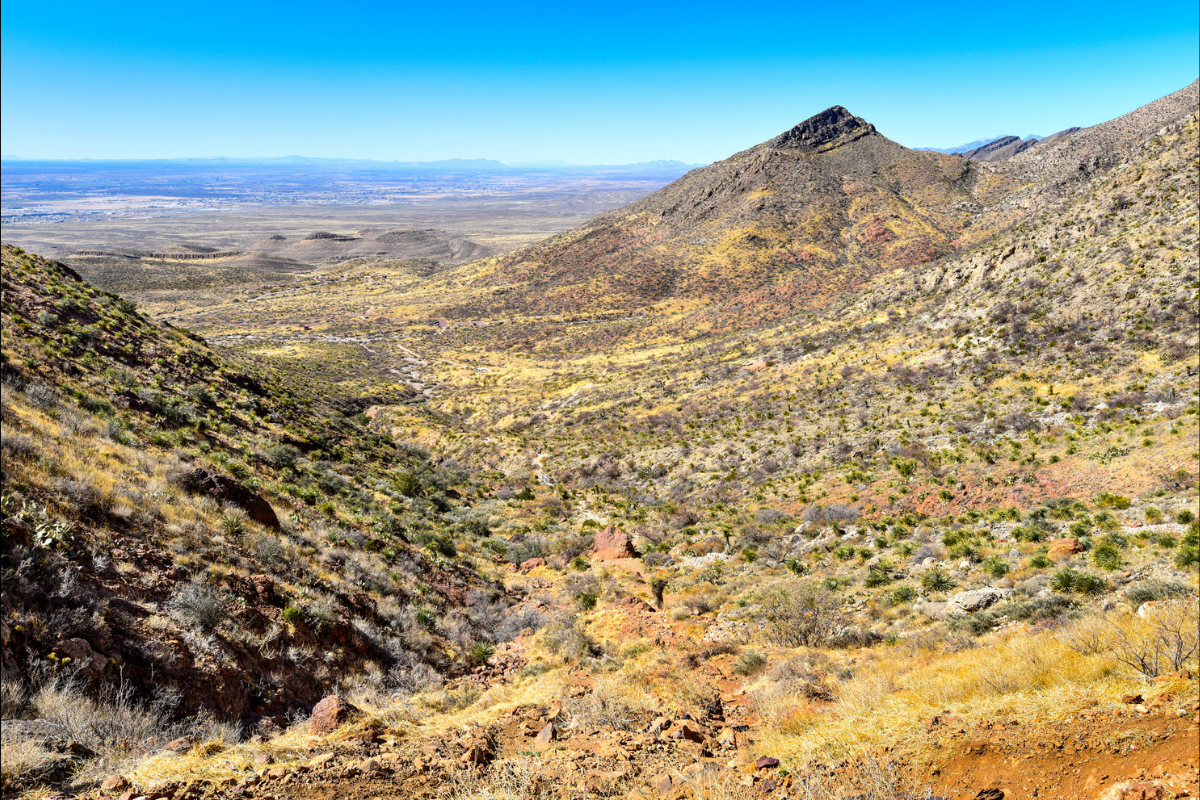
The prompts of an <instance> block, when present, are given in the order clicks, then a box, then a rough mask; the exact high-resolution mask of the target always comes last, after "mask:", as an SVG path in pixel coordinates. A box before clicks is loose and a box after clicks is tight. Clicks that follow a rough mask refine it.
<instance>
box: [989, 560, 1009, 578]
mask: <svg viewBox="0 0 1200 800" xmlns="http://www.w3.org/2000/svg"><path fill="white" fill-rule="evenodd" d="M983 569H984V571H985V572H987V574H988V575H991V576H992V577H993V578H1003V577H1004V576H1005V575H1007V574H1008V562H1006V561H1005V560H1004V559H1003V558H1001V557H1000V556H988V557H987V558H986V559H985V560H984V562H983Z"/></svg>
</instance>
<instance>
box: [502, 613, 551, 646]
mask: <svg viewBox="0 0 1200 800" xmlns="http://www.w3.org/2000/svg"><path fill="white" fill-rule="evenodd" d="M545 624H546V615H545V614H543V613H542V612H540V611H538V610H536V609H533V608H528V609H525V610H524V611H521V612H519V613H516V614H512V613H510V614H506V615H505V616H504V617H503V619H501V621H500V622H499V624H497V625H495V626H494V627H493V628H492V631H493V634H494V635H495V637H496V641H498V642H511V641H512V640H513V639H515V638H517V637H518V636H520V635H521V633H522V632H524V631H527V630H530V631H535V632H536V631H539V630H541V628H542V626H544V625H545Z"/></svg>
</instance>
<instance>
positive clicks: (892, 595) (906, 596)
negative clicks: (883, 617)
mask: <svg viewBox="0 0 1200 800" xmlns="http://www.w3.org/2000/svg"><path fill="white" fill-rule="evenodd" d="M916 599H917V590H916V589H914V588H913V587H911V586H908V585H904V586H897V587H896V588H895V589H892V591H890V592H888V596H887V600H888V604H889V605H893V606H898V605H903V604H904V603H911V602H912V601H913V600H916Z"/></svg>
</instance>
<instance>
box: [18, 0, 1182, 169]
mask: <svg viewBox="0 0 1200 800" xmlns="http://www.w3.org/2000/svg"><path fill="white" fill-rule="evenodd" d="M843 8H845V9H847V10H842V9H843ZM1198 17H1200V12H1198V11H1197V4H1196V2H1195V0H1187V1H1186V2H1174V1H1173V0H1167V1H1166V2H1161V3H1155V4H1154V5H1153V6H1151V7H1141V6H1139V5H1137V4H1129V3H1121V4H1116V3H1106V2H1088V3H1080V2H1067V3H1045V4H1038V5H1037V6H1029V5H1028V4H1026V5H1020V4H1016V5H1014V4H1008V5H996V4H994V3H986V4H978V7H977V9H976V7H970V6H966V5H963V4H946V3H926V4H923V5H920V6H907V7H905V6H901V5H897V4H892V3H876V2H859V3H857V4H853V5H848V6H839V4H836V3H829V2H824V3H819V4H808V3H804V2H795V1H793V2H778V3H777V2H773V1H772V0H763V1H762V2H756V3H744V4H735V3H724V4H720V5H706V4H705V3H703V2H699V1H697V2H689V3H648V2H640V3H631V2H607V3H595V4H583V3H567V2H556V3H524V4H516V3H496V2H489V3H473V2H457V3H454V4H449V3H430V2H424V3H420V4H407V3H402V2H401V3H389V4H374V3H362V2H356V1H355V0H347V1H346V2H342V3H338V4H335V3H321V4H318V3H309V2H289V3H275V2H259V3H255V2H246V1H245V0H243V1H242V2H238V3H234V2H225V0H217V2H209V3H205V4H200V3H196V4H170V3H162V2H161V0H158V1H156V2H154V3H147V2H122V0H115V1H114V2H109V3H97V2H95V0H89V2H86V3H83V2H73V1H72V0H66V1H65V2H56V3H47V2H44V0H5V2H4V4H3V20H2V26H0V33H2V38H3V43H2V44H3V47H2V50H0V59H2V65H0V66H2V70H0V89H2V92H0V110H2V114H3V144H2V150H3V154H4V155H6V156H13V155H15V156H22V157H31V158H171V157H203V156H242V157H254V156H282V155H304V156H321V157H343V158H375V159H384V160H404V161H409V160H434V159H442V158H495V159H499V160H501V161H506V162H514V161H533V160H543V159H546V160H562V161H570V162H574V163H588V164H595V163H628V162H635V161H646V160H651V159H660V158H662V159H678V160H681V161H685V162H689V163H701V162H708V161H713V160H716V159H720V158H724V157H725V156H728V155H730V154H731V153H733V152H736V151H738V150H741V149H744V148H746V147H750V146H752V145H754V144H756V143H758V142H760V141H763V140H764V139H767V138H770V137H771V136H774V135H775V134H777V133H779V132H781V131H783V130H785V129H787V128H788V127H790V126H791V125H794V124H795V123H796V122H799V121H800V120H802V119H804V118H806V117H808V116H810V115H812V114H814V113H816V112H818V111H820V110H822V109H824V108H826V107H828V106H830V105H834V104H841V105H844V106H846V107H847V108H849V109H850V110H851V111H852V112H854V113H855V114H858V115H859V116H862V117H866V118H867V119H868V120H870V121H871V122H873V123H875V125H876V126H877V127H878V128H879V130H880V131H881V132H882V133H884V134H885V135H887V136H889V137H891V138H892V139H895V140H897V141H899V142H901V143H903V144H906V145H909V146H913V147H917V146H933V147H946V146H951V145H957V144H960V143H962V142H966V141H970V140H973V139H977V138H980V137H986V136H996V135H1000V134H1005V133H1014V134H1018V135H1021V136H1024V135H1026V134H1030V133H1035V134H1042V135H1045V134H1048V133H1052V132H1054V131H1056V130H1060V129H1062V128H1065V127H1068V126H1070V125H1091V124H1095V123H1097V122H1102V121H1104V120H1105V119H1109V118H1111V117H1113V116H1117V115H1119V114H1121V113H1124V112H1126V111H1129V110H1132V109H1133V108H1135V107H1137V106H1139V105H1141V104H1143V103H1146V102H1149V101H1151V100H1153V99H1155V98H1157V97H1160V96H1162V95H1164V94H1167V93H1169V92H1172V91H1175V90H1176V89H1180V88H1182V87H1183V86H1185V85H1187V84H1188V83H1190V82H1191V81H1193V80H1195V79H1196V77H1197V75H1198V73H1200V57H1198V56H1197V52H1198V51H1200V20H1198Z"/></svg>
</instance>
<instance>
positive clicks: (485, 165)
mask: <svg viewBox="0 0 1200 800" xmlns="http://www.w3.org/2000/svg"><path fill="white" fill-rule="evenodd" d="M0 161H2V162H3V163H5V164H9V163H12V164H26V165H27V164H50V165H54V166H56V167H63V166H71V165H78V166H80V167H90V168H93V169H94V168H96V167H109V166H118V165H145V166H166V165H176V166H186V167H208V166H226V167H238V166H247V167H250V166H253V167H264V166H266V167H270V166H280V167H285V166H297V165H302V166H311V167H333V168H338V169H344V168H346V167H362V168H370V169H385V170H421V171H425V170H446V169H450V170H471V171H487V170H526V169H538V170H545V169H549V170H576V169H587V170H595V169H605V170H641V171H645V170H671V171H678V170H681V169H682V170H687V169H693V168H695V167H700V166H703V165H702V164H685V163H683V162H682V161H674V160H666V159H658V160H655V161H642V162H638V163H635V164H572V163H569V162H566V161H526V162H516V163H512V164H506V163H504V162H502V161H496V160H495V159H491V158H447V159H442V160H440V161H377V160H371V159H357V158H312V157H309V156H278V157H271V158H231V157H225V156H214V157H211V158H159V159H123V158H113V159H106V158H68V159H45V158H23V157H20V156H0Z"/></svg>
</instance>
